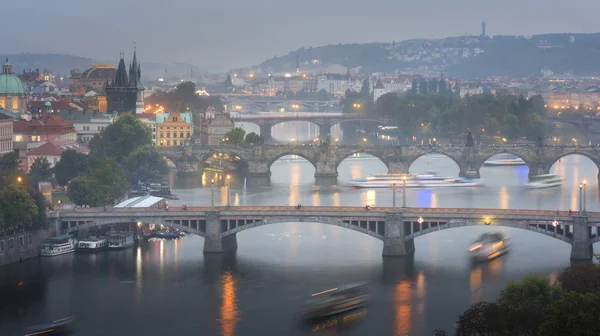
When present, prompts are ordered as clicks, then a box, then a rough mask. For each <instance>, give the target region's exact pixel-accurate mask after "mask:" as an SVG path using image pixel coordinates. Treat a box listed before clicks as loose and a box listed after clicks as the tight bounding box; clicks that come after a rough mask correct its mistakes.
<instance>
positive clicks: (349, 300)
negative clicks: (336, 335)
mask: <svg viewBox="0 0 600 336" xmlns="http://www.w3.org/2000/svg"><path fill="white" fill-rule="evenodd" d="M369 300H370V291H369V289H368V288H367V286H366V285H365V284H355V285H345V286H340V287H337V288H331V289H328V290H324V291H322V292H318V293H315V294H312V297H311V298H310V299H309V300H308V301H306V302H305V305H304V308H303V309H302V311H301V315H302V317H303V318H306V319H314V318H322V317H326V316H331V315H335V314H339V313H342V312H345V311H349V310H353V309H356V308H360V307H363V306H365V305H367V303H368V302H369Z"/></svg>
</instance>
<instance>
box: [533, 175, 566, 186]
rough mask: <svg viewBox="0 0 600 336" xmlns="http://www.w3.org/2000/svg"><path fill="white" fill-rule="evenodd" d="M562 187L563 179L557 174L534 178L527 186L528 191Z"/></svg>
mask: <svg viewBox="0 0 600 336" xmlns="http://www.w3.org/2000/svg"><path fill="white" fill-rule="evenodd" d="M560 185H562V178H560V176H558V175H555V174H543V175H538V176H533V177H531V178H530V179H529V182H528V183H526V184H525V187H526V188H528V189H546V188H554V187H559V186H560Z"/></svg>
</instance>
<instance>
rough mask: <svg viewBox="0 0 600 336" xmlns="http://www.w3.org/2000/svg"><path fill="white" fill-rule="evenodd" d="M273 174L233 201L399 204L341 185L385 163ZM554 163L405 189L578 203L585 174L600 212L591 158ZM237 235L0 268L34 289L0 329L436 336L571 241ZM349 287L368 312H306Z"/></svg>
mask: <svg viewBox="0 0 600 336" xmlns="http://www.w3.org/2000/svg"><path fill="white" fill-rule="evenodd" d="M271 170H272V173H273V175H272V177H271V184H270V185H266V186H261V187H244V185H245V184H244V181H243V180H240V179H239V178H237V177H234V178H233V182H232V187H231V203H232V204H233V205H238V204H239V205H284V204H286V205H296V204H298V203H301V204H303V205H365V204H370V205H385V206H389V205H391V204H392V195H391V191H390V190H384V189H380V190H368V189H365V190H359V189H350V188H348V187H347V186H344V184H345V183H347V182H348V181H349V180H351V179H353V178H359V177H363V176H366V175H370V174H372V173H384V172H385V171H386V170H385V166H384V165H383V164H382V163H381V162H380V161H378V160H376V159H368V158H357V159H348V160H346V161H344V162H343V163H342V164H341V166H340V167H339V174H340V176H339V179H338V181H339V183H338V185H337V186H317V185H315V182H314V177H313V175H314V168H313V167H312V166H311V165H310V163H308V162H306V161H285V160H280V161H278V162H276V163H275V164H274V165H273V166H272V169H271ZM411 170H412V171H425V170H437V171H439V172H440V173H442V174H446V175H453V176H456V175H458V167H457V166H456V165H455V164H454V163H453V162H452V161H451V160H450V159H448V158H444V157H428V158H421V159H419V160H418V161H417V162H416V163H415V164H414V165H413V166H412V167H411ZM553 172H554V173H556V174H559V175H561V176H562V177H563V178H564V179H565V184H564V185H563V186H562V187H561V188H557V189H554V190H524V189H523V187H522V185H523V184H524V183H525V182H526V181H527V173H528V171H527V168H526V167H494V168H482V169H481V176H482V179H483V182H484V183H485V186H483V187H480V188H474V189H469V188H465V189H439V190H410V189H409V190H407V195H406V198H407V203H408V204H407V205H408V206H418V207H480V208H523V209H569V208H570V209H573V210H575V209H576V206H577V197H576V196H577V194H578V189H579V187H578V185H579V182H580V181H582V180H584V179H587V181H588V189H587V200H588V202H587V203H588V204H587V207H588V209H589V210H598V187H597V181H596V176H597V173H598V172H597V169H596V167H595V165H594V164H593V163H592V162H591V161H590V160H588V159H587V158H585V157H582V156H569V157H566V158H563V159H562V160H561V162H558V163H556V164H555V165H554V167H553ZM175 186H176V188H175V190H174V192H175V193H176V194H177V195H178V196H179V197H180V198H181V201H172V202H171V205H172V206H178V205H181V204H187V205H189V206H191V205H209V204H210V202H211V188H203V187H202V179H200V178H195V179H190V178H186V179H181V178H180V179H177V181H175ZM225 190H226V189H225V187H216V188H215V190H214V193H215V196H216V197H215V201H216V203H217V204H219V203H221V204H225V202H226V192H225ZM398 192H399V194H398V197H397V200H398V201H400V202H401V199H402V197H401V190H399V191H398ZM398 205H400V204H398ZM494 229H495V230H502V231H504V232H505V233H507V234H509V235H510V236H511V238H512V240H513V243H514V245H513V246H514V248H513V249H512V251H511V252H510V253H509V254H507V255H505V256H503V257H500V258H498V259H496V260H494V261H492V262H490V263H488V264H482V265H478V266H473V265H471V263H470V262H469V260H468V258H467V252H466V250H467V246H468V244H469V243H470V242H471V241H473V240H474V239H475V238H476V237H477V236H478V235H479V234H481V233H482V232H484V231H489V230H494ZM237 237H238V245H239V247H238V249H237V251H236V252H235V253H234V254H228V255H224V256H218V255H207V256H204V255H203V253H202V244H203V242H202V238H200V237H194V236H186V237H183V238H182V239H179V240H176V241H153V242H145V243H142V244H141V245H140V246H138V247H135V248H133V249H130V250H126V251H120V252H113V251H111V252H106V253H100V254H92V255H85V254H71V255H64V256H59V257H54V258H49V259H40V260H32V261H27V262H24V263H23V264H21V265H14V266H10V267H5V268H3V269H0V272H3V273H4V275H6V274H19V272H23V274H25V275H23V276H22V278H23V281H24V282H23V283H24V287H25V288H28V287H27V286H32V287H29V288H30V291H29V295H26V296H24V295H16V296H13V297H12V298H11V299H5V300H4V301H3V302H0V335H19V334H21V333H20V332H21V330H22V329H21V328H22V327H23V326H25V325H29V324H35V323H38V322H40V321H43V320H51V319H56V318H61V317H64V316H67V315H70V314H76V315H77V324H76V327H77V330H76V334H77V335H226V336H233V335H239V336H242V335H309V334H316V335H382V336H384V335H397V336H401V335H431V332H432V330H433V329H435V328H447V329H451V328H452V327H453V326H454V323H455V321H456V317H457V315H459V314H460V313H461V312H462V311H464V310H465V309H466V308H467V307H468V306H469V305H470V304H471V303H473V302H477V301H480V300H493V299H495V297H496V296H497V294H498V293H499V291H501V290H502V288H503V287H504V286H505V284H506V281H507V280H513V279H514V280H518V279H520V278H522V277H523V276H525V275H526V274H529V273H536V274H541V275H544V276H548V277H550V278H551V279H555V278H556V276H557V274H558V273H559V272H560V270H561V269H563V268H564V267H567V266H568V265H569V264H570V261H569V251H570V246H569V245H568V244H565V243H563V242H561V241H558V240H554V239H552V238H549V237H547V236H543V235H540V234H536V233H533V232H529V231H523V230H519V229H509V228H484V227H464V228H457V229H451V230H445V231H441V232H435V233H431V234H428V235H425V236H422V237H419V238H417V239H415V246H416V252H415V255H414V256H412V257H407V258H382V256H381V250H382V243H381V242H380V241H378V240H377V239H374V238H372V237H369V236H366V235H363V234H361V233H358V232H354V231H350V230H345V229H343V228H339V227H333V226H328V225H323V224H315V223H285V224H272V225H268V226H263V227H259V228H255V229H252V230H248V231H244V232H241V233H239V234H238V235H237ZM596 249H597V247H596ZM0 279H2V277H0ZM13 279H14V277H13ZM40 279H41V280H40ZM0 281H2V280H0ZM11 281H13V280H11ZM32 282H33V284H32ZM351 282H367V283H369V285H370V287H371V290H372V292H373V301H372V303H371V304H370V305H369V306H368V307H367V308H366V309H363V310H359V311H355V312H352V313H349V314H346V315H342V316H339V317H336V318H332V319H329V320H324V321H319V323H300V322H298V321H297V319H296V318H295V316H296V315H295V314H296V312H297V310H298V306H299V305H300V304H301V303H302V302H303V301H304V300H305V299H307V298H308V297H309V296H310V294H311V293H314V292H318V291H322V290H324V289H328V288H331V287H336V286H338V285H340V284H345V283H351ZM7 284H8V285H10V283H8V282H7V281H6V280H4V285H7ZM22 287H23V286H22Z"/></svg>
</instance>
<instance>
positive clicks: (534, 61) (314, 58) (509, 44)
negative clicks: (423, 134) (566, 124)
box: [257, 34, 600, 78]
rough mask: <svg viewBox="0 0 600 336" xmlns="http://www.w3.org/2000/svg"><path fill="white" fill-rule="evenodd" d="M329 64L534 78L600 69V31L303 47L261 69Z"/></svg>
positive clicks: (370, 70) (363, 68)
mask: <svg viewBox="0 0 600 336" xmlns="http://www.w3.org/2000/svg"><path fill="white" fill-rule="evenodd" d="M296 62H298V64H299V66H300V68H301V69H302V70H303V71H311V70H315V71H323V70H326V69H328V68H331V69H333V68H335V69H347V68H350V69H353V70H354V71H360V72H362V73H365V74H368V73H373V72H399V73H412V74H423V75H435V74H438V73H442V72H443V73H444V74H446V75H448V76H453V77H464V78H474V77H488V76H511V77H530V76H540V75H541V73H542V71H543V70H545V73H546V74H548V73H551V72H553V73H556V74H558V73H560V74H563V73H570V74H574V75H591V74H600V34H544V35H534V36H528V37H525V36H493V37H487V36H461V37H448V38H443V39H418V40H406V41H401V42H392V43H368V44H338V45H327V46H323V47H316V48H300V49H298V50H296V51H292V52H290V53H289V54H287V55H285V56H280V57H273V58H271V59H269V60H266V61H264V62H263V63H261V64H260V65H258V66H257V68H260V69H261V70H262V71H264V72H269V73H280V72H294V71H295V70H296V64H297V63H296Z"/></svg>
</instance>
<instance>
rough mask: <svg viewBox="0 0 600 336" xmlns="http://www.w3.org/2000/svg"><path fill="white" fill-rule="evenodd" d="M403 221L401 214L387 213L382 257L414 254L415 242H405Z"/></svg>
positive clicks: (411, 240) (410, 240)
mask: <svg viewBox="0 0 600 336" xmlns="http://www.w3.org/2000/svg"><path fill="white" fill-rule="evenodd" d="M405 236H406V232H404V220H403V217H402V214H401V213H388V214H387V216H386V220H385V236H384V238H383V256H384V257H402V256H406V255H409V254H411V253H414V252H415V241H414V240H413V239H409V240H406V238H405Z"/></svg>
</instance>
